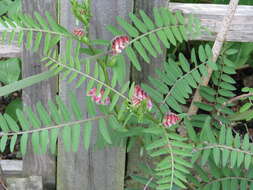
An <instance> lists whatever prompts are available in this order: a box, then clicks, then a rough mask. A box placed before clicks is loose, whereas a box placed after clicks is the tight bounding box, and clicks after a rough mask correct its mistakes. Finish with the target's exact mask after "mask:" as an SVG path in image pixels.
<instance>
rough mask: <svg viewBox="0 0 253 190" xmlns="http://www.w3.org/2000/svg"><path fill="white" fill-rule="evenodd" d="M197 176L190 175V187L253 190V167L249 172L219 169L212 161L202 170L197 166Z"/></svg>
mask: <svg viewBox="0 0 253 190" xmlns="http://www.w3.org/2000/svg"><path fill="white" fill-rule="evenodd" d="M194 168H195V171H196V173H195V175H189V176H188V180H189V184H190V183H191V185H190V187H191V188H194V189H199V190H212V189H217V190H218V189H231V190H232V189H234V190H245V189H252V188H253V176H252V172H253V169H252V167H251V168H250V169H249V170H248V171H244V170H242V169H241V168H232V169H231V168H227V167H221V168H218V167H217V166H216V165H215V163H214V162H213V161H212V160H210V161H209V162H208V166H207V168H203V167H202V168H201V167H200V166H199V165H197V164H195V165H194Z"/></svg>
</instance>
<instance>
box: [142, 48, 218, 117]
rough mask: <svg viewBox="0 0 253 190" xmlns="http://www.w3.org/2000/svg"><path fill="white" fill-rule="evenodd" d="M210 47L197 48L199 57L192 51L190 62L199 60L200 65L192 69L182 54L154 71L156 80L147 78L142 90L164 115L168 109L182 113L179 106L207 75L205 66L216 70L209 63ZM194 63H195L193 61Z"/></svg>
mask: <svg viewBox="0 0 253 190" xmlns="http://www.w3.org/2000/svg"><path fill="white" fill-rule="evenodd" d="M210 51H211V48H210V46H208V45H206V47H205V49H204V47H203V46H200V47H199V55H198V56H196V53H195V50H192V54H191V60H193V61H194V60H196V59H197V58H199V59H200V60H201V62H202V63H201V64H199V65H196V66H195V67H194V68H192V67H193V65H191V64H190V63H189V62H188V60H187V59H186V58H185V56H184V55H183V54H179V60H178V61H174V60H172V59H169V60H168V62H164V63H163V68H162V69H157V70H156V74H157V75H156V76H157V77H158V79H155V78H153V77H149V82H150V84H151V85H152V86H150V85H146V84H144V85H143V89H144V90H146V91H147V92H149V94H150V96H151V98H152V99H153V100H154V101H156V102H157V103H158V104H160V107H161V110H162V111H163V112H164V113H166V112H167V111H168V107H170V108H172V109H173V110H175V111H177V112H179V113H182V109H181V106H180V104H186V100H187V99H188V98H190V94H192V92H193V89H195V88H197V87H198V84H200V83H201V78H202V77H203V76H206V75H207V68H206V66H207V65H208V66H210V67H212V68H214V69H215V68H216V67H217V65H216V64H215V63H212V62H211V61H210V59H211V54H210ZM194 62H195V61H194Z"/></svg>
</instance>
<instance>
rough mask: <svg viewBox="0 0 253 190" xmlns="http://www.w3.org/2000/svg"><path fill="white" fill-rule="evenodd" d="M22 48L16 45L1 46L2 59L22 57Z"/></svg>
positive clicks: (0, 54)
mask: <svg viewBox="0 0 253 190" xmlns="http://www.w3.org/2000/svg"><path fill="white" fill-rule="evenodd" d="M20 54H21V48H19V47H17V46H16V45H14V44H13V45H12V44H11V45H1V44H0V58H1V57H20Z"/></svg>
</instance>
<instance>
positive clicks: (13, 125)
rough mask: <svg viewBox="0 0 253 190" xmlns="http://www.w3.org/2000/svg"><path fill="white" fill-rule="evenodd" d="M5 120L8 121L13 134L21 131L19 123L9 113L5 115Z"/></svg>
mask: <svg viewBox="0 0 253 190" xmlns="http://www.w3.org/2000/svg"><path fill="white" fill-rule="evenodd" d="M4 118H5V120H6V121H7V123H8V126H9V127H10V129H11V130H12V131H13V132H19V131H20V130H19V126H18V125H17V123H16V122H15V121H14V119H12V118H11V117H10V116H9V115H8V114H7V113H5V114H4Z"/></svg>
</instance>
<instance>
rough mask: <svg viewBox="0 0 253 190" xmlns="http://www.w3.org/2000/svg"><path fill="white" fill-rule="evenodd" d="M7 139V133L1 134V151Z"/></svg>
mask: <svg viewBox="0 0 253 190" xmlns="http://www.w3.org/2000/svg"><path fill="white" fill-rule="evenodd" d="M7 140H8V136H7V135H3V136H2V137H1V140H0V150H1V152H4V150H5V147H6V143H7Z"/></svg>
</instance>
